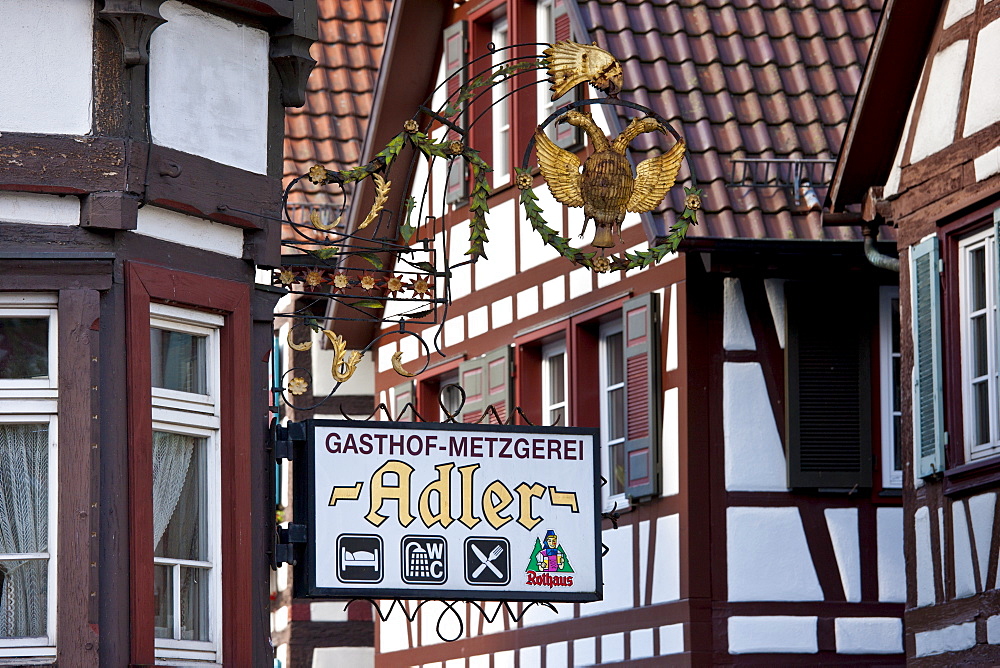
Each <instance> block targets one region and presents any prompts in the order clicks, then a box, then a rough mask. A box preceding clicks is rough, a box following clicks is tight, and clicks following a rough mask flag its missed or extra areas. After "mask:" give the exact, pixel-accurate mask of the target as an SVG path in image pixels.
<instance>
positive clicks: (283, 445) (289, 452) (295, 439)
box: [271, 421, 306, 461]
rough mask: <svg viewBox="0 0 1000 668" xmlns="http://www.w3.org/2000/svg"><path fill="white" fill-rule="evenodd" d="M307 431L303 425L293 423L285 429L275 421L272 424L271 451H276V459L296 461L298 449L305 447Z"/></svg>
mask: <svg viewBox="0 0 1000 668" xmlns="http://www.w3.org/2000/svg"><path fill="white" fill-rule="evenodd" d="M305 444H306V430H305V427H304V425H303V424H302V423H300V422H291V423H289V425H288V426H287V427H283V426H281V425H280V424H278V423H277V421H275V422H274V423H273V424H271V449H272V450H273V451H274V459H275V460H276V461H277V460H279V459H288V460H293V459H295V450H296V448H297V447H302V446H305Z"/></svg>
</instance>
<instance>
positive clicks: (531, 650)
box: [519, 646, 542, 666]
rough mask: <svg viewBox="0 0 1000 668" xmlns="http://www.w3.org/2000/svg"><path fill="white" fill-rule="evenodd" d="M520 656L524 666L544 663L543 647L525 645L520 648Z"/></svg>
mask: <svg viewBox="0 0 1000 668" xmlns="http://www.w3.org/2000/svg"><path fill="white" fill-rule="evenodd" d="M519 653H520V658H521V665H522V666H540V665H542V648H541V647H537V646H536V647H525V648H523V649H522V650H520V652H519Z"/></svg>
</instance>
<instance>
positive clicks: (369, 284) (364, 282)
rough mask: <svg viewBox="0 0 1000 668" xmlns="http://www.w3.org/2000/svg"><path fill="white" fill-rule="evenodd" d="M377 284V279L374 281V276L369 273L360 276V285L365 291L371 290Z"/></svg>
mask: <svg viewBox="0 0 1000 668" xmlns="http://www.w3.org/2000/svg"><path fill="white" fill-rule="evenodd" d="M377 284H378V281H376V280H375V277H374V276H372V275H371V274H365V275H364V276H362V277H361V287H362V289H364V290H365V291H366V292H371V291H372V290H373V289H374V288H375V286H376V285H377Z"/></svg>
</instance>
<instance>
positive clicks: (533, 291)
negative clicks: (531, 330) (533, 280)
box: [517, 286, 538, 319]
mask: <svg viewBox="0 0 1000 668" xmlns="http://www.w3.org/2000/svg"><path fill="white" fill-rule="evenodd" d="M536 313H538V287H537V286H531V287H530V288H528V289H527V290H522V291H521V292H518V293H517V317H518V319H521V318H527V317H529V316H532V315H535V314H536Z"/></svg>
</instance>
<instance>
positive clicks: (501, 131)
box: [490, 18, 511, 188]
mask: <svg viewBox="0 0 1000 668" xmlns="http://www.w3.org/2000/svg"><path fill="white" fill-rule="evenodd" d="M490 41H491V42H492V43H493V46H494V47H495V48H496V53H494V54H493V67H494V69H495V68H497V67H498V66H500V64H501V63H502V62H503V61H504V60H507V59H508V58H509V57H510V55H509V54H510V52H509V51H506V50H504V47H506V46H508V44H509V41H510V40H509V36H508V27H507V19H506V18H502V19H498V20H497V21H494V23H493V26H492V28H491V29H490ZM492 91H493V93H492V95H493V114H492V118H493V136H492V145H493V164H492V165H491V167H493V187H494V188H498V187H500V186H503V185H506V184H507V183H508V182H509V181H510V151H511V146H510V141H511V137H510V98H509V97H506V95H507V93H509V92H510V81H509V80H506V79H501V80H500V81H499V82H497V84H496V85H495V86H493V88H492Z"/></svg>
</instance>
